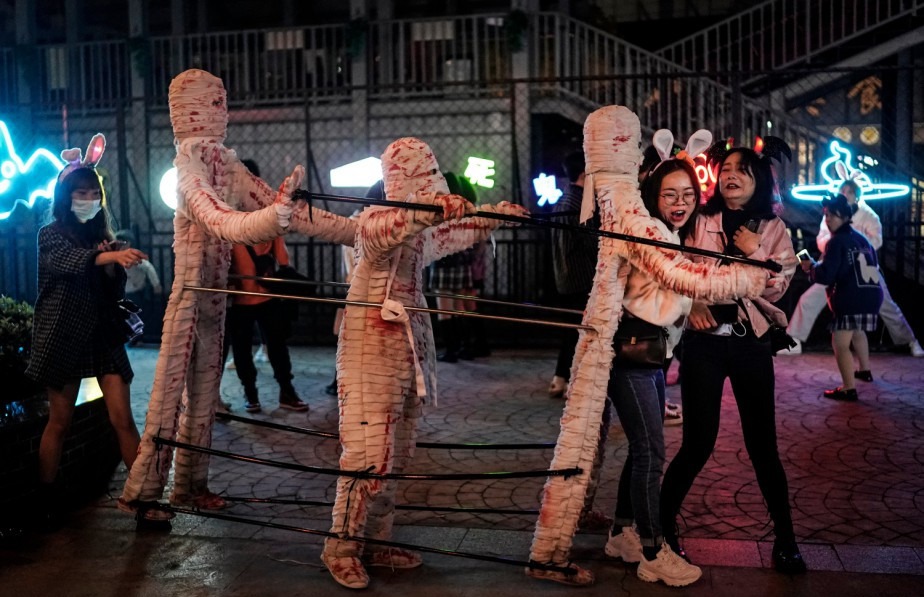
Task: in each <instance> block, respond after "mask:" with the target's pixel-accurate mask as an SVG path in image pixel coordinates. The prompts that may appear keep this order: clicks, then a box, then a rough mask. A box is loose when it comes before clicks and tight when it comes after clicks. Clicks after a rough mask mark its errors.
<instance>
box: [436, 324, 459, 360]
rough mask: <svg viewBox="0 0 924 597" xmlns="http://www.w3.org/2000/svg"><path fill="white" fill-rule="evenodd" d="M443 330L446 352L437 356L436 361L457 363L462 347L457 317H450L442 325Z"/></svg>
mask: <svg viewBox="0 0 924 597" xmlns="http://www.w3.org/2000/svg"><path fill="white" fill-rule="evenodd" d="M441 327H442V328H443V342H444V344H445V345H446V350H445V351H444V352H443V353H441V354H439V355H437V357H436V360H437V361H442V362H444V363H455V362H457V361H458V360H459V349H460V348H461V345H462V338H461V336H460V335H459V320H458V318H456V317H450V318H449V319H447V320H446V321H443V322H442V324H441Z"/></svg>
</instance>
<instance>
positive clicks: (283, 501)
mask: <svg viewBox="0 0 924 597" xmlns="http://www.w3.org/2000/svg"><path fill="white" fill-rule="evenodd" d="M221 497H222V499H224V500H225V501H226V502H240V503H242V504H280V505H283V506H320V507H325V508H329V507H332V506H333V505H334V503H333V502H318V501H314V500H298V499H294V498H250V497H232V496H228V495H223V496H221ZM395 510H409V511H414V512H447V513H449V514H510V515H527V516H529V515H533V516H535V515H538V514H539V510H502V509H498V508H452V507H449V506H446V507H440V506H412V505H410V504H396V505H395Z"/></svg>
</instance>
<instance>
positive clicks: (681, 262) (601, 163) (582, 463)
mask: <svg viewBox="0 0 924 597" xmlns="http://www.w3.org/2000/svg"><path fill="white" fill-rule="evenodd" d="M639 137H640V129H639V121H638V117H637V116H636V115H635V114H634V113H633V112H632V111H630V110H629V109H628V108H626V107H624V106H607V107H605V108H601V109H599V110H597V111H595V112H593V113H592V114H591V115H590V116H588V117H587V120H586V121H585V123H584V154H585V161H586V173H587V180H586V184H585V187H584V189H585V199H584V206H583V207H582V213H583V212H587V211H589V210H588V207H592V205H593V204H592V203H589V201H592V199H593V196H594V195H595V196H596V198H597V203H598V205H599V209H600V217H601V227H602V229H603V230H608V231H612V232H618V233H622V234H631V235H634V236H640V237H644V238H651V239H655V240H661V241H667V242H670V239H669V238H667V237H666V236H665V235H664V233H663V231H662V230H661V229H660V228H658V227H657V226H656V225H655V224H654V220H653V218H651V216H649V214H648V210H647V209H646V208H645V206H644V204H643V203H642V198H641V194H640V193H639V190H638V178H637V176H638V166H639V163H640V162H641V158H642V154H641V151H640V150H639ZM631 266H635V267H636V268H637V269H639V270H641V271H643V272H646V273H647V274H648V275H649V276H651V277H652V278H654V279H655V280H657V281H658V283H660V284H661V285H662V286H663V287H665V288H667V289H670V290H672V291H674V292H677V293H679V294H683V295H686V296H691V297H694V298H699V297H713V298H717V297H742V296H747V297H754V296H759V295H760V293H761V291H762V290H763V288H764V287H765V285H766V282H767V273H766V272H765V271H763V270H760V269H757V268H754V267H745V266H740V265H737V264H733V265H732V266H730V267H728V266H725V267H721V268H719V267H717V266H716V265H710V266H706V265H705V264H700V263H693V262H692V261H690V260H688V259H686V258H685V257H683V255H682V254H681V253H679V252H677V251H673V250H670V249H663V248H657V247H651V246H647V245H640V244H633V243H627V242H624V241H617V240H615V239H611V238H601V239H600V250H599V255H598V258H597V272H596V275H595V277H594V285H593V289H592V290H591V293H590V297H589V299H588V302H587V309H586V311H585V312H584V320H583V323H584V325H588V326H592V327H593V328H594V330H595V331H584V330H581V332H580V338H579V340H578V344H577V349H576V351H575V355H574V362H573V364H572V366H571V384H570V386H569V392H568V402H567V405H566V406H565V410H564V413H563V414H562V418H561V432H560V434H559V437H558V443H557V445H556V447H555V453H554V456H553V459H552V463H551V465H550V468H551V469H554V470H558V469H563V468H571V467H579V468H580V469H581V470H582V471H583V473H582V474H580V475H577V476H575V477H571V478H568V479H566V478H564V477H550V478H549V479H548V480H547V481H546V484H545V488H544V491H543V497H542V506H541V510H540V514H539V519H538V521H537V523H536V531H535V534H534V536H533V544H532V548H531V551H530V560H531V561H534V562H539V563H543V564H554V565H558V566H566V565H567V564H568V560H569V553H570V551H571V543H572V539H573V537H574V533H575V531H576V529H577V525H578V519H579V517H580V514H581V509H582V507H583V505H584V497H585V493H586V491H587V484H588V480H589V476H590V470H591V467H592V464H593V461H594V457H595V455H596V452H597V449H598V446H597V443H598V438H599V434H600V420H601V416H602V413H603V407H604V402H605V400H606V391H607V382H608V381H609V372H610V368H611V365H612V361H613V354H614V353H613V336H614V334H615V332H616V328H617V326H618V322H619V319H620V317H621V316H622V299H623V294H624V292H625V285H626V280H627V275H628V272H629V269H630V267H631ZM571 567H572V568H573V569H574V570H575V572H576V573H575V574H574V575H573V576H566V575H565V574H563V573H558V572H551V571H542V570H537V569H527V574H529V575H530V576H534V577H536V578H546V579H549V580H555V581H558V582H564V583H567V584H577V585H584V584H590V583H592V582H593V580H594V577H593V573H592V572H591V571H590V570H586V569H583V568H580V567H578V566H575V565H573V564H572V565H571Z"/></svg>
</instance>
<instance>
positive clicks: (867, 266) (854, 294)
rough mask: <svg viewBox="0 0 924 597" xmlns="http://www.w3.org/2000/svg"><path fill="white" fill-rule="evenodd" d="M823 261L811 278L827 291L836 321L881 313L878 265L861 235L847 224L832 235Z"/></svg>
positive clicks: (815, 268)
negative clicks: (844, 317) (847, 316)
mask: <svg viewBox="0 0 924 597" xmlns="http://www.w3.org/2000/svg"><path fill="white" fill-rule="evenodd" d="M822 258H823V260H822V261H821V262H819V263H818V264H817V265H816V266H815V267H814V268H813V269H812V271H811V273H810V274H809V277H810V278H811V279H812V281H813V282H816V283H818V284H824V285H825V286H827V287H828V288H827V292H828V304H829V305H830V307H831V311H832V312H833V313H834V316H835V317H843V316H845V315H862V314H873V313H878V312H879V307H880V306H881V305H882V288H880V286H879V278H880V274H879V261H878V260H877V258H876V251H875V249H873V247H872V245H870V244H869V241H868V240H866V238H864V237H863V235H862V234H860V233H859V232H857V231H856V230H854V229H853V228H851V227H850V224H844V225H843V226H841V227H840V228H838V229H837V231H836V232H834V234H832V235H831V240H830V241H828V245H827V247H825V252H824V255H823V256H822Z"/></svg>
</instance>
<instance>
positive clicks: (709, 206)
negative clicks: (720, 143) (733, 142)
mask: <svg viewBox="0 0 924 597" xmlns="http://www.w3.org/2000/svg"><path fill="white" fill-rule="evenodd" d="M736 153H737V154H740V156H741V157H740V158H739V159H740V160H741V166H742V168H743V169H744V171H745V172H746V173H747V174H748V175H749V176H750V177H751V178H753V179H754V195H753V196H751V199H750V200H749V201H748V202H747V203H745V204H744V207H743V209H744V211H745V213H747V214H748V216H749V217H753V218H755V219H760V220H772V219H773V218H775V217H776V216H777V211H778V206H779V201H778V200H777V199H776V194H775V193H774V190H775V189H776V181H775V180H774V178H773V165H772V164H771V162H770V157H769V156H767V155H760V154H758V153H757V152H755V151H754V150H753V149H749V148H747V147H735V148H732V149H730V150H729V151H728V153H727V154H726V155H725V158H724V159H723V160H722V163H721V164H719V176H720V177H721V175H722V174H721V173H722V166H723V165H724V164H725V162H727V161H728V158H730V157H731V156H732V155H734V154H736ZM723 207H725V197H723V196H722V189H721V187H720V185H718V184H716V187H715V193H714V194H713V195H712V198H710V199H709V201H707V202H706V205H704V206H703V213H704V214H706V215H713V214H717V213H719V212H720V211H722V208H723Z"/></svg>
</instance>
